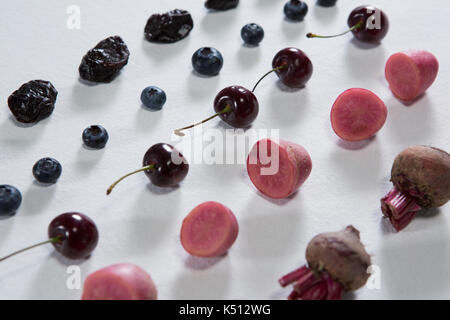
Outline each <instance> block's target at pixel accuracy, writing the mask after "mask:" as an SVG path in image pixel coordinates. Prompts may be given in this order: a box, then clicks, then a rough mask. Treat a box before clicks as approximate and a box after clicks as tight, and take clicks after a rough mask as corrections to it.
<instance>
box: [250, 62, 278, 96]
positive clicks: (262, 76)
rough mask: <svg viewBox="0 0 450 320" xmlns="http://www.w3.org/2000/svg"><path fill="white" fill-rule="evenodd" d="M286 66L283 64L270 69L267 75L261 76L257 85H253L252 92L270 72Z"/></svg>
mask: <svg viewBox="0 0 450 320" xmlns="http://www.w3.org/2000/svg"><path fill="white" fill-rule="evenodd" d="M284 67H285V65H282V66H279V67H276V68H273V69H272V70H270V71H269V72H267V73H266V74H265V75H263V76H262V77H261V78H259V80H258V82H256V84H255V86H254V87H253V89H252V92H255V90H256V87H257V86H258V84H259V83H260V82H261V81H262V80H263V79H264V78H265V77H267V76H268V75H269V74H271V73H272V72H274V71H277V70H280V69H283V68H284Z"/></svg>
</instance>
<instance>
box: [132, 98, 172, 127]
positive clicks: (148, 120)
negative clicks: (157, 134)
mask: <svg viewBox="0 0 450 320" xmlns="http://www.w3.org/2000/svg"><path fill="white" fill-rule="evenodd" d="M164 107H166V106H164ZM164 107H163V109H162V110H151V109H149V108H147V107H146V106H144V105H143V104H141V108H139V109H138V110H137V112H136V126H135V128H134V129H136V130H137V131H138V132H144V133H148V132H151V131H153V130H154V129H155V128H156V127H157V125H158V124H160V123H161V122H162V119H163V115H164Z"/></svg>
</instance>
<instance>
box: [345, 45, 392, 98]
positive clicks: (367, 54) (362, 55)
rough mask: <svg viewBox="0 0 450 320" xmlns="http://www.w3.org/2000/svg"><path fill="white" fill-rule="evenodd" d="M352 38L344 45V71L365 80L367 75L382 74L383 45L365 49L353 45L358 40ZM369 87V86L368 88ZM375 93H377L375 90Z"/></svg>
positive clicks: (384, 61) (384, 51)
mask: <svg viewBox="0 0 450 320" xmlns="http://www.w3.org/2000/svg"><path fill="white" fill-rule="evenodd" d="M355 41H357V40H352V41H349V42H348V43H347V45H345V60H344V62H345V72H348V73H350V74H351V76H352V78H354V79H355V83H357V82H358V81H365V80H366V79H367V77H376V76H377V75H378V74H382V75H384V66H385V64H386V60H387V58H386V49H385V47H384V46H382V45H380V46H376V47H374V48H372V50H365V49H363V48H361V47H360V46H357V45H355V43H358V42H359V41H357V42H355ZM368 89H370V88H368ZM375 94H379V93H377V92H375Z"/></svg>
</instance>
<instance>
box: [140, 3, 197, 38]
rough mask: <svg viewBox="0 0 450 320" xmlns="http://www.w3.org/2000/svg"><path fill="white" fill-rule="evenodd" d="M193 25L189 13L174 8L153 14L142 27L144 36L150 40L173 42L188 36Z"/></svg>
mask: <svg viewBox="0 0 450 320" xmlns="http://www.w3.org/2000/svg"><path fill="white" fill-rule="evenodd" d="M193 27H194V21H193V20H192V17H191V14H190V13H189V12H188V11H186V10H180V9H175V10H172V11H169V12H166V13H163V14H153V15H152V16H151V17H150V18H149V19H148V21H147V24H146V25H145V29H144V35H145V38H146V39H147V40H148V41H150V42H159V43H173V42H177V41H179V40H181V39H183V38H185V37H187V36H188V34H189V32H191V30H192V28H193Z"/></svg>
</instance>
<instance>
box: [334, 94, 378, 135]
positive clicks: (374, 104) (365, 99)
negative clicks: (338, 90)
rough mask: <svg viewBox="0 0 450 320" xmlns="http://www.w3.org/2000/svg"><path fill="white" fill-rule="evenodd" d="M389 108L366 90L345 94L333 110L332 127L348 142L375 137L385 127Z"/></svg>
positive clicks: (337, 100)
mask: <svg viewBox="0 0 450 320" xmlns="http://www.w3.org/2000/svg"><path fill="white" fill-rule="evenodd" d="M386 117H387V108H386V106H385V104H384V102H383V101H382V100H381V99H380V98H378V96H377V95H376V94H374V93H373V92H371V91H369V90H366V89H359V88H354V89H349V90H347V91H345V92H343V93H342V94H341V95H340V96H339V97H338V98H337V99H336V101H335V102H334V104H333V107H332V108H331V126H332V127H333V130H334V132H335V133H336V134H337V135H338V136H339V137H340V138H342V139H343V140H346V141H361V140H365V139H368V138H370V137H372V136H374V135H375V134H376V133H377V132H378V131H379V130H380V129H381V128H382V127H383V125H384V123H385V121H386Z"/></svg>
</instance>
